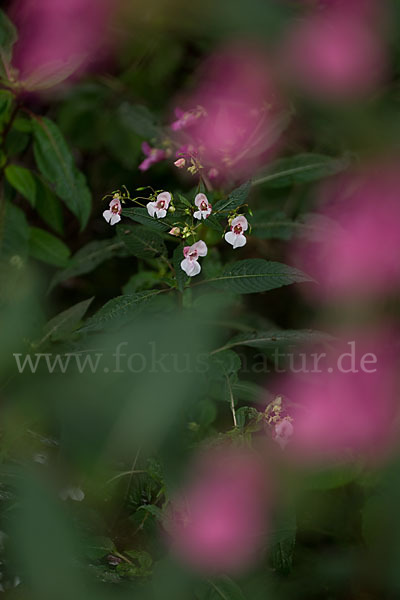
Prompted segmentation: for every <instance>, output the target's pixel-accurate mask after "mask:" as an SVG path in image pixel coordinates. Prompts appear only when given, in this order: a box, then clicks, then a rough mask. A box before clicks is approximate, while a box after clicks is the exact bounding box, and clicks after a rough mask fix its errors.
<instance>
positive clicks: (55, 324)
mask: <svg viewBox="0 0 400 600" xmlns="http://www.w3.org/2000/svg"><path fill="white" fill-rule="evenodd" d="M92 301H93V298H89V299H88V300H83V302H78V304H74V306H71V307H70V308H68V309H67V310H64V311H63V312H61V313H59V314H58V315H56V316H55V317H53V319H50V321H49V322H48V323H47V324H46V325H45V327H44V330H43V338H42V339H41V340H40V342H39V344H40V345H42V344H43V343H44V342H45V341H47V340H50V341H52V342H56V341H59V340H62V339H65V337H67V336H68V335H69V334H70V333H72V332H73V331H74V329H76V328H77V326H78V325H79V323H80V321H81V319H82V318H83V317H84V316H85V314H86V311H87V310H88V308H89V306H90V304H91V303H92Z"/></svg>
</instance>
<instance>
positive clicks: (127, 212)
mask: <svg viewBox="0 0 400 600" xmlns="http://www.w3.org/2000/svg"><path fill="white" fill-rule="evenodd" d="M122 216H123V217H128V218H129V219H132V221H136V222H137V223H141V224H142V225H146V227H148V228H149V229H154V230H155V231H167V230H168V229H170V228H171V225H170V224H169V223H166V222H165V220H164V219H157V217H150V215H149V213H148V212H147V209H146V208H136V207H133V208H124V209H122Z"/></svg>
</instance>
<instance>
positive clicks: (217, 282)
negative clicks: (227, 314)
mask: <svg viewBox="0 0 400 600" xmlns="http://www.w3.org/2000/svg"><path fill="white" fill-rule="evenodd" d="M307 281H313V279H312V278H311V277H309V276H308V275H306V274H305V273H303V272H302V271H300V270H298V269H295V268H294V267H289V266H288V265H284V264H281V263H278V262H270V261H267V260H264V259H262V258H251V259H248V260H241V261H238V262H236V263H233V264H232V265H228V266H227V267H226V268H225V269H224V271H223V273H222V275H220V276H218V277H214V278H213V279H208V280H205V281H204V283H212V284H213V285H214V286H218V287H221V288H222V289H224V290H228V291H231V292H234V293H236V294H254V293H256V292H266V291H269V290H273V289H276V288H279V287H282V286H284V285H290V284H292V283H301V282H307Z"/></svg>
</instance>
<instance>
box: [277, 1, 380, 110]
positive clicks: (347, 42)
mask: <svg viewBox="0 0 400 600" xmlns="http://www.w3.org/2000/svg"><path fill="white" fill-rule="evenodd" d="M282 55H283V65H282V69H285V70H286V71H287V72H289V73H290V74H291V76H292V77H293V79H294V80H295V82H296V83H297V84H298V85H300V86H301V87H302V88H303V89H305V90H306V91H307V92H311V93H312V94H316V95H318V96H321V97H323V98H326V99H328V100H347V99H350V98H353V97H356V98H357V97H360V96H364V95H365V94H368V93H369V92H371V91H373V90H374V89H375V88H376V86H377V85H378V84H379V83H380V81H381V80H382V79H383V76H384V74H385V70H386V62H387V60H386V51H385V48H384V44H383V39H382V38H381V37H380V36H379V35H378V32H377V31H376V28H374V27H372V25H371V24H369V23H367V22H366V21H365V20H364V19H361V18H360V17H359V16H358V14H356V13H354V14H352V13H351V11H344V12H343V11H341V10H339V9H335V10H329V9H328V10H326V11H325V12H322V13H321V14H316V15H312V16H311V17H309V18H308V19H306V20H304V21H300V22H299V23H296V25H295V26H294V27H293V28H292V30H291V31H290V32H289V35H288V38H287V39H286V42H285V44H284V47H283V53H282Z"/></svg>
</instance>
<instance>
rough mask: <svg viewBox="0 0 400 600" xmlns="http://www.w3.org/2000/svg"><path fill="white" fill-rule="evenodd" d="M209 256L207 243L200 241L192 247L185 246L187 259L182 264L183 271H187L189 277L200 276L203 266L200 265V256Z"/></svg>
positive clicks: (184, 251) (184, 254)
mask: <svg viewBox="0 0 400 600" xmlns="http://www.w3.org/2000/svg"><path fill="white" fill-rule="evenodd" d="M206 255H207V246H206V244H205V242H203V241H202V240H199V241H198V242H196V243H195V244H192V246H185V248H184V249H183V256H184V257H185V258H184V259H183V261H182V262H181V269H182V270H183V271H185V273H186V275H189V277H194V276H195V275H198V274H199V273H200V271H201V266H200V265H199V263H198V259H199V257H200V256H206Z"/></svg>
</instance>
